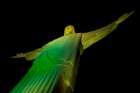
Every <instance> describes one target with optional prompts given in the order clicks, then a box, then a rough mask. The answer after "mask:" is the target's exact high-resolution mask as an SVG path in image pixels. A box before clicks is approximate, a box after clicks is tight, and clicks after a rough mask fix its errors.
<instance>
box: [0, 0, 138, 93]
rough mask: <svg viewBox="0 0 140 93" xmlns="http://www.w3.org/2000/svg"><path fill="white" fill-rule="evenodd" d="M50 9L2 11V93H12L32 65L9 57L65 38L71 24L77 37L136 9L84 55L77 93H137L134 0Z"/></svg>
mask: <svg viewBox="0 0 140 93" xmlns="http://www.w3.org/2000/svg"><path fill="white" fill-rule="evenodd" d="M65 3H66V2H65ZM46 6H47V5H46ZM46 6H41V7H39V6H37V5H36V8H34V7H29V8H27V7H25V6H24V7H21V6H20V5H19V6H18V7H14V6H13V7H12V8H6V7H5V8H3V13H2V17H1V18H0V19H1V20H2V21H1V26H0V31H1V34H0V73H1V75H0V93H9V91H10V90H11V89H12V88H13V87H14V86H15V85H16V84H17V82H18V81H19V80H20V79H21V78H22V77H23V76H24V75H25V74H26V72H27V71H28V69H29V68H30V67H31V65H32V61H30V62H27V61H26V60H25V59H24V58H21V59H10V58H8V57H10V56H13V55H15V54H16V53H20V52H28V51H32V50H34V49H36V48H39V47H41V46H43V45H44V44H46V43H47V42H49V41H51V40H53V39H56V38H58V37H60V36H62V35H63V30H64V27H65V26H67V25H69V24H71V25H74V26H75V29H76V32H88V31H92V30H95V29H98V28H100V27H103V26H105V25H107V24H109V23H111V22H113V21H115V20H116V19H117V18H118V17H120V16H121V15H123V14H124V13H127V12H131V11H133V10H135V11H136V12H135V13H134V14H133V15H132V16H131V17H130V18H128V19H127V20H126V21H125V22H123V23H121V24H120V25H119V27H118V28H117V29H116V30H115V31H114V32H113V33H112V34H110V35H109V36H107V37H106V38H104V39H103V40H101V41H100V42H97V43H96V44H94V45H93V46H91V47H89V48H88V49H87V50H86V51H84V53H83V55H82V56H81V59H80V66H79V71H78V76H77V81H76V87H75V92H74V93H100V92H112V93H114V92H116V91H118V92H120V91H121V90H122V91H126V90H127V91H133V90H134V89H133V87H134V85H135V84H134V83H135V82H136V81H135V79H136V78H137V74H136V71H137V69H138V68H137V62H138V61H136V60H135V58H134V57H132V56H133V55H134V54H135V52H136V49H135V48H136V47H135V46H136V45H137V42H136V37H135V34H138V32H137V30H136V13H137V9H136V1H135V0H127V1H124V0H120V1H119V0H116V1H114V0H112V2H110V1H108V2H102V1H101V0H98V2H95V1H93V2H92V3H91V2H88V3H84V2H77V3H76V2H72V3H71V4H68V5H67V3H66V4H64V5H60V6H59V5H58V6H54V7H53V5H52V6H51V7H46ZM135 88H136V87H135ZM84 91H85V92H84ZM133 93H134V92H133Z"/></svg>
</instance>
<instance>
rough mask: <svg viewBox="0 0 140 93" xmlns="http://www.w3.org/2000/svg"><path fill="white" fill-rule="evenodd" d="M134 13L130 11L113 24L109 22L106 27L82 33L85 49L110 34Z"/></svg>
mask: <svg viewBox="0 0 140 93" xmlns="http://www.w3.org/2000/svg"><path fill="white" fill-rule="evenodd" d="M133 13H134V11H132V12H130V13H126V14H124V15H122V16H121V17H119V18H118V20H116V21H115V22H112V23H111V24H109V25H107V26H105V27H102V28H99V29H97V30H94V31H90V32H87V33H82V40H81V42H82V45H83V49H86V48H88V47H90V46H91V45H92V44H94V43H96V42H97V41H99V40H101V39H102V38H104V37H106V36H107V35H109V34H110V33H111V32H112V31H114V30H115V29H116V28H117V27H118V25H119V24H120V23H122V22H123V21H125V20H126V19H127V18H128V17H129V16H130V15H132V14H133Z"/></svg>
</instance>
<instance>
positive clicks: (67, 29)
mask: <svg viewBox="0 0 140 93" xmlns="http://www.w3.org/2000/svg"><path fill="white" fill-rule="evenodd" d="M74 33H75V29H74V26H73V25H68V26H66V27H65V29H64V35H69V34H74Z"/></svg>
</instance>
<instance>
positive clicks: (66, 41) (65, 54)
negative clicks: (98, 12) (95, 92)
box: [10, 12, 133, 93]
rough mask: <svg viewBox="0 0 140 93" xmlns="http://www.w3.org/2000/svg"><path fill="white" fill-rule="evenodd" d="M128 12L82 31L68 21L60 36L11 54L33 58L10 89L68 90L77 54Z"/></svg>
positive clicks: (25, 92)
mask: <svg viewBox="0 0 140 93" xmlns="http://www.w3.org/2000/svg"><path fill="white" fill-rule="evenodd" d="M132 13H133V12H131V13H126V14H124V15H122V16H121V17H120V18H118V19H117V20H116V21H114V22H112V23H111V24H109V25H107V26H105V27H102V28H100V29H97V30H95V31H90V32H86V33H76V32H75V29H74V27H73V26H72V25H69V26H67V27H66V28H65V29H64V36H61V37H59V38H57V39H55V40H53V41H50V42H49V43H47V44H45V45H44V46H43V47H41V48H38V49H36V50H34V51H32V52H28V53H19V54H17V55H16V56H13V57H11V58H21V57H24V58H25V59H26V60H27V61H29V60H34V62H33V64H32V66H31V68H30V69H29V71H28V72H27V73H26V75H25V76H24V77H23V78H22V79H21V80H20V81H19V83H18V84H17V85H16V86H15V87H14V88H13V89H12V90H11V92H10V93H72V92H73V91H74V85H75V84H74V83H75V79H76V74H77V69H78V65H79V63H78V62H79V58H80V55H81V54H82V53H83V51H84V50H85V49H87V48H88V47H90V46H91V45H93V44H94V43H96V42H97V41H99V40H101V39H103V38H104V37H106V36H107V35H109V34H110V33H111V32H112V31H114V30H115V29H116V28H117V26H118V25H119V24H120V23H121V22H123V21H124V20H125V19H127V18H128V17H129V16H130V15H131V14H132Z"/></svg>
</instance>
